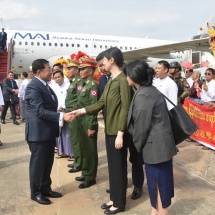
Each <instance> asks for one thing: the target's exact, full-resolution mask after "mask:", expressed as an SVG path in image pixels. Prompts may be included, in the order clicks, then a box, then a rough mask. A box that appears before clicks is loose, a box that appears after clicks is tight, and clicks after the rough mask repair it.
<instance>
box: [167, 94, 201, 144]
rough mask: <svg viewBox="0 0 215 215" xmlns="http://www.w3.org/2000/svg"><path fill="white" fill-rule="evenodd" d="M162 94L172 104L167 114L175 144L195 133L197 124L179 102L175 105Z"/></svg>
mask: <svg viewBox="0 0 215 215" xmlns="http://www.w3.org/2000/svg"><path fill="white" fill-rule="evenodd" d="M163 96H164V97H165V99H166V100H167V101H169V102H170V103H171V104H172V105H173V106H174V107H173V108H172V109H171V110H170V111H168V114H169V119H170V123H171V127H172V133H173V136H174V139H175V144H176V145H177V144H179V143H181V142H183V141H184V140H186V139H187V138H188V137H189V136H191V135H192V134H193V133H195V132H196V131H197V130H198V126H197V125H196V123H195V122H194V121H193V120H192V119H191V118H190V116H189V115H188V113H187V112H186V111H185V109H184V108H183V107H182V106H181V105H180V104H178V105H175V104H174V103H173V102H172V101H170V100H169V99H168V98H167V97H166V96H165V95H164V94H163Z"/></svg>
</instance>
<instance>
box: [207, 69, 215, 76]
mask: <svg viewBox="0 0 215 215" xmlns="http://www.w3.org/2000/svg"><path fill="white" fill-rule="evenodd" d="M206 71H210V72H212V74H213V75H215V70H214V69H213V68H207V69H206V70H205V72H206Z"/></svg>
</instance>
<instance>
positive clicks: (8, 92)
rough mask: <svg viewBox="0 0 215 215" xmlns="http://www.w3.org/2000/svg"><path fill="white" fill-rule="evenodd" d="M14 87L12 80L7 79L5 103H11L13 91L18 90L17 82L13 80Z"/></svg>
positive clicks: (4, 82) (5, 82)
mask: <svg viewBox="0 0 215 215" xmlns="http://www.w3.org/2000/svg"><path fill="white" fill-rule="evenodd" d="M12 82H13V87H12V84H11V80H10V79H9V78H5V79H4V80H3V84H2V85H3V97H4V100H5V101H10V95H13V94H14V92H13V89H18V86H17V84H16V81H14V80H12Z"/></svg>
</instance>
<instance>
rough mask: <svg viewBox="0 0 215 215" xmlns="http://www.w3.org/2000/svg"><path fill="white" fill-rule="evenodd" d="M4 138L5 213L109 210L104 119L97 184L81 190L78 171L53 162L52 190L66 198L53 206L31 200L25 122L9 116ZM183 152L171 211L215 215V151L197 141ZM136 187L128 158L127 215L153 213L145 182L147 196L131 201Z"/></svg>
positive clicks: (0, 154)
mask: <svg viewBox="0 0 215 215" xmlns="http://www.w3.org/2000/svg"><path fill="white" fill-rule="evenodd" d="M1 128H2V133H1V137H0V140H1V141H2V142H3V146H0V193H1V194H0V197H1V198H0V215H29V214H32V215H70V214H71V215H86V214H87V215H95V214H96V215H97V214H104V213H103V210H102V209H101V208H100V206H101V205H102V203H105V202H108V201H109V195H108V194H107V193H106V192H105V190H106V189H107V188H108V187H109V186H108V171H107V159H106V151H105V143H104V131H103V121H102V120H101V119H100V129H99V134H98V156H99V165H98V174H97V184H96V185H94V186H92V187H90V188H87V189H84V190H81V189H79V188H78V185H79V182H77V181H75V177H76V176H80V174H81V173H80V172H78V173H68V169H69V168H68V167H67V164H68V163H69V162H68V161H67V159H66V158H63V159H56V158H55V160H54V165H53V169H52V189H53V190H54V191H58V192H61V193H62V195H63V197H62V198H58V199H51V201H52V204H51V205H40V204H38V203H36V202H34V201H32V200H31V199H30V189H29V175H28V165H29V157H30V152H29V149H28V145H27V143H26V142H25V140H24V129H25V124H24V123H22V124H20V125H19V126H17V125H13V123H12V121H11V120H9V119H7V120H6V124H5V125H1ZM178 147H179V150H180V152H179V153H178V154H177V155H176V156H175V157H174V159H173V160H174V179H175V197H174V198H173V200H172V205H171V207H170V211H169V214H172V215H213V214H215V205H214V199H215V154H214V152H213V151H211V150H202V149H201V146H195V145H194V143H190V142H186V141H185V142H183V143H181V144H180V145H179V146H178ZM132 191H133V186H132V180H131V165H130V163H129V162H128V190H127V205H126V211H125V212H123V213H121V214H125V215H139V214H147V215H149V214H150V212H151V205H150V201H149V197H148V191H147V182H146V180H145V182H144V187H143V195H142V196H141V197H140V198H139V199H137V200H132V199H131V193H132Z"/></svg>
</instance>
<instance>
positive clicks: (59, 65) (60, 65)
mask: <svg viewBox="0 0 215 215" xmlns="http://www.w3.org/2000/svg"><path fill="white" fill-rule="evenodd" d="M55 66H58V67H59V68H60V69H61V70H63V65H62V64H60V63H56V64H54V65H53V67H52V69H53V68H54V67H55Z"/></svg>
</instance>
